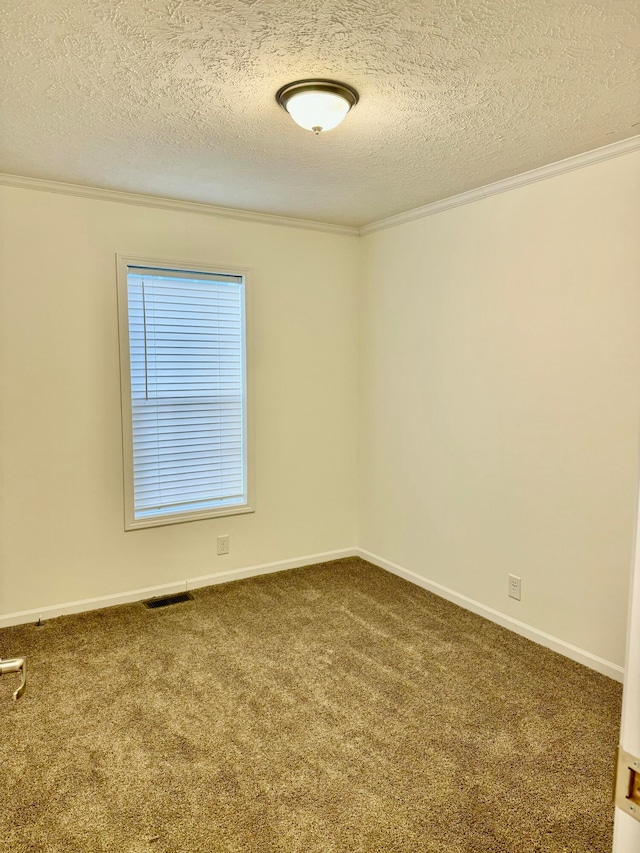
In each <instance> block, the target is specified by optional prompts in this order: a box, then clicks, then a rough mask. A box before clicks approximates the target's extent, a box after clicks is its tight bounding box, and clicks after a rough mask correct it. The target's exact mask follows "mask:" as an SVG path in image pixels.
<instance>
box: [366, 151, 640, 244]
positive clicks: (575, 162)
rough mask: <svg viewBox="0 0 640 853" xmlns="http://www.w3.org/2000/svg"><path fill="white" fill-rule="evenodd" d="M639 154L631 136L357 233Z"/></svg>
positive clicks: (379, 229) (386, 226) (428, 205)
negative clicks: (632, 153) (614, 158)
mask: <svg viewBox="0 0 640 853" xmlns="http://www.w3.org/2000/svg"><path fill="white" fill-rule="evenodd" d="M638 150H640V136H632V137H631V138H630V139H623V140H622V141H621V142H613V143H612V144H611V145H605V146H603V147H602V148H596V149H594V150H593V151H586V152H585V153H584V154H576V155H575V156H574V157H567V159H566V160H559V161H558V162H557V163H550V164H549V165H547V166H540V167H539V168H538V169H532V170H531V171H530V172H523V173H522V174H520V175H514V176H513V177H511V178H504V179H503V180H502V181H496V182H495V183H493V184H487V185H485V186H483V187H478V188H477V189H474V190H469V191H468V192H464V193H460V195H454V196H450V197H449V198H444V199H442V200H441V201H434V202H432V203H431V204H425V205H424V206H423V207H416V208H414V209H413V210H407V211H405V212H404V213H398V214H396V215H395V216H389V217H388V218H386V219H379V220H377V221H376V222H371V223H369V224H368V225H363V226H361V227H360V228H359V229H358V231H359V234H360V236H361V237H364V236H365V235H367V234H373V233H374V232H375V231H382V230H383V229H385V228H393V227H394V226H395V225H402V224H404V223H405V222H412V221H413V220H414V219H422V218H423V217H425V216H433V215H434V214H435V213H442V211H444V210H451V209H452V208H454V207H460V205H463V204H470V203H471V202H473V201H479V200H480V199H483V198H489V197H490V196H492V195H497V194H498V193H504V192H507V191H508V190H514V189H518V187H524V186H527V184H534V183H537V182H538V181H544V180H546V179H547V178H553V177H555V176H556V175H562V174H564V173H565V172H573V171H574V170H575V169H581V168H583V167H584V166H591V165H593V164H594V163H601V162H602V161H604V160H611V159H612V158H613V157H620V156H621V155H622V154H630V153H631V152H633V151H638Z"/></svg>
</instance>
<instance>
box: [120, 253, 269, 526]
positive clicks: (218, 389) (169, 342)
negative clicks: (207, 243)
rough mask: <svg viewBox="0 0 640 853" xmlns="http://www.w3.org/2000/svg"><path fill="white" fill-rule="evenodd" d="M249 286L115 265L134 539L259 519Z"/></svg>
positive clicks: (128, 509)
mask: <svg viewBox="0 0 640 853" xmlns="http://www.w3.org/2000/svg"><path fill="white" fill-rule="evenodd" d="M246 277H247V271H246V270H229V269H225V270H219V271H214V270H213V269H212V268H210V267H206V266H203V265H198V267H197V269H194V268H191V267H188V266H180V265H176V264H170V263H165V262H157V261H155V262H150V261H148V260H147V261H145V260H141V259H135V258H122V257H119V258H118V313H119V325H120V374H121V386H122V422H123V439H124V479H125V489H124V492H125V529H127V530H131V529H134V528H138V527H149V526H154V525H159V524H172V523H175V522H182V521H191V520H193V519H198V518H209V517H211V516H216V515H232V514H235V513H240V512H251V511H252V506H251V502H250V498H249V471H248V461H249V460H248V457H249V453H248V442H247V398H248V393H247V334H246V329H247V323H246V287H247V284H246Z"/></svg>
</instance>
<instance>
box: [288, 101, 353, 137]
mask: <svg viewBox="0 0 640 853" xmlns="http://www.w3.org/2000/svg"><path fill="white" fill-rule="evenodd" d="M350 109H351V105H350V104H349V103H348V102H347V101H345V99H344V98H343V97H342V96H341V95H336V94H334V93H333V92H298V94H297V95H293V96H292V97H291V98H289V100H288V102H287V112H288V113H289V115H290V116H291V118H292V119H293V120H294V121H295V123H296V124H299V125H300V127H304V129H305V130H313V131H314V132H315V133H320V132H321V131H325V130H333V128H334V127H337V126H338V125H339V124H340V122H341V121H342V119H343V118H344V117H345V116H346V114H347V113H348V112H349V110H350Z"/></svg>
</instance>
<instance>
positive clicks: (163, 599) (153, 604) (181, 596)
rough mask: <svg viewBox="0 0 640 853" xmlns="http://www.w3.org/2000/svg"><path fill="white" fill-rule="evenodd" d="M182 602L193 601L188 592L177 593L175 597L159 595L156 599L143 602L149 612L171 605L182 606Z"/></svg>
mask: <svg viewBox="0 0 640 853" xmlns="http://www.w3.org/2000/svg"><path fill="white" fill-rule="evenodd" d="M183 601H193V596H192V595H191V593H189V592H178V593H176V595H161V596H159V597H158V598H149V599H147V601H143V602H142V603H143V604H144V606H145V607H148V608H149V610H156V609H157V608H158V607H169V606H170V605H171V604H182V602H183Z"/></svg>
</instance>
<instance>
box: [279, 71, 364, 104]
mask: <svg viewBox="0 0 640 853" xmlns="http://www.w3.org/2000/svg"><path fill="white" fill-rule="evenodd" d="M301 92H331V93H332V94H334V95H340V97H341V98H344V99H345V101H346V102H347V103H348V104H349V107H350V108H351V107H355V105H356V104H357V103H358V101H359V100H360V95H359V94H358V93H357V91H356V90H355V89H354V88H353V86H349V85H348V84H347V83H339V82H338V81H337V80H327V79H325V78H323V77H315V78H314V77H312V78H309V79H308V80H296V81H295V83H287V84H286V85H285V86H281V87H280V88H279V89H278V91H277V92H276V101H277V102H278V103H279V104H280V106H281V107H282V108H283V109H285V110H286V109H287V101H288V100H289V99H290V98H292V97H293V96H294V95H298V94H300V93H301Z"/></svg>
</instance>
